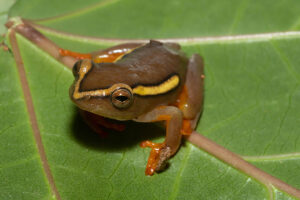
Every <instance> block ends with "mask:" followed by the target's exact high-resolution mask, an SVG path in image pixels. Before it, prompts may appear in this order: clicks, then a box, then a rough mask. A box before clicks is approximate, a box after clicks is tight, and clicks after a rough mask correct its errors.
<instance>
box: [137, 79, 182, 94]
mask: <svg viewBox="0 0 300 200" xmlns="http://www.w3.org/2000/svg"><path fill="white" fill-rule="evenodd" d="M178 85H179V77H178V75H173V76H172V77H170V78H169V79H167V80H166V81H164V82H162V83H161V84H159V85H154V86H143V85H138V86H136V87H135V88H133V93H134V94H137V95H140V96H153V95H159V94H164V93H167V92H169V91H171V90H173V89H174V88H176V87H177V86H178Z"/></svg>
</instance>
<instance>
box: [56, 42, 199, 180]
mask: <svg viewBox="0 0 300 200" xmlns="http://www.w3.org/2000/svg"><path fill="white" fill-rule="evenodd" d="M61 53H62V54H63V55H73V56H74V55H75V56H77V57H78V58H79V57H81V58H83V59H79V61H78V62H76V63H75V65H74V67H73V70H72V71H73V75H74V78H75V79H74V82H73V84H72V85H71V87H70V91H69V95H70V98H71V100H72V101H73V102H74V103H75V104H76V106H78V107H79V108H80V110H82V111H84V112H83V113H85V114H83V115H86V114H88V115H89V117H86V116H85V118H86V119H88V118H93V117H91V113H92V115H94V116H102V117H104V118H109V119H114V120H118V121H127V120H133V121H135V122H143V123H145V122H157V121H165V124H166V125H165V126H166V137H165V140H164V142H162V143H153V142H151V141H149V140H148V141H144V142H142V143H141V145H140V146H141V147H143V148H145V147H150V148H151V152H150V156H149V158H148V163H147V167H146V171H145V174H146V175H153V174H154V173H155V172H160V171H162V170H163V169H164V168H165V166H166V163H167V161H168V160H169V159H170V158H171V157H172V156H173V155H174V154H175V153H176V152H177V151H178V149H179V147H180V145H181V140H182V135H189V134H191V133H192V131H193V130H194V129H195V127H196V124H197V121H198V119H199V116H200V114H201V111H202V102H203V86H204V81H203V78H204V63H203V59H202V57H201V56H200V55H198V54H193V55H192V56H191V58H190V59H188V58H187V57H186V55H185V54H184V53H183V52H182V51H181V47H180V45H179V44H176V43H162V42H160V41H156V40H150V41H149V42H148V43H145V44H132V43H127V44H122V45H118V46H115V47H112V48H109V49H106V50H103V51H101V52H97V53H94V54H90V55H80V54H76V53H72V52H70V51H63V50H62V51H61ZM115 54H116V55H115ZM84 57H85V58H84ZM92 121H94V122H93V123H91V122H88V123H89V124H90V126H91V127H93V128H94V130H95V131H96V132H98V130H97V129H98V128H97V127H99V124H97V120H92ZM118 128H119V127H118ZM118 128H116V129H118ZM100 132H101V131H100Z"/></svg>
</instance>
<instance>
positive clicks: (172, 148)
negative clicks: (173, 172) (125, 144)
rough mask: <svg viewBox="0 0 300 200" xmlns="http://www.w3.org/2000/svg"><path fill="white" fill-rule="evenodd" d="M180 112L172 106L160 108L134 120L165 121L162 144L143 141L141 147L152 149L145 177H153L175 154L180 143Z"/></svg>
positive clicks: (181, 117)
mask: <svg viewBox="0 0 300 200" xmlns="http://www.w3.org/2000/svg"><path fill="white" fill-rule="evenodd" d="M182 119H183V116H182V112H181V111H180V110H179V109H178V108H176V107H174V106H161V107H158V108H156V109H154V110H152V111H150V112H148V113H146V114H144V115H142V116H140V117H138V118H137V119H135V121H138V122H156V121H166V138H165V141H164V142H163V143H153V142H151V141H144V142H142V143H141V147H150V148H152V150H151V153H150V156H149V159H148V163H147V167H146V171H145V174H146V175H153V173H154V172H155V171H156V172H157V171H160V170H162V169H163V168H164V167H165V164H166V162H167V161H168V159H169V158H170V157H171V156H172V155H174V154H175V153H176V151H177V150H178V148H179V146H180V143H181V134H180V130H181V125H182Z"/></svg>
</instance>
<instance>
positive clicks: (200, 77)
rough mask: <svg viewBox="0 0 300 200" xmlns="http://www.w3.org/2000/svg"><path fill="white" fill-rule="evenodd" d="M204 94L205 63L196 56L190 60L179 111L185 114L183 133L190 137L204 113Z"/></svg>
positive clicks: (180, 97)
mask: <svg viewBox="0 0 300 200" xmlns="http://www.w3.org/2000/svg"><path fill="white" fill-rule="evenodd" d="M203 93H204V63H203V59H202V57H201V56H200V55H198V54H194V55H193V56H192V57H191V58H190V60H189V65H188V69H187V75H186V84H185V86H184V89H183V91H182V93H181V94H180V96H179V103H178V104H179V105H178V107H179V109H180V110H181V111H182V112H183V117H184V120H183V128H182V131H181V133H182V134H184V135H189V134H191V132H192V131H193V130H194V129H195V128H196V125H197V122H198V119H199V117H200V114H201V112H202V105H203Z"/></svg>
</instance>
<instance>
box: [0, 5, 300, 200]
mask: <svg viewBox="0 0 300 200" xmlns="http://www.w3.org/2000/svg"><path fill="white" fill-rule="evenodd" d="M8 4H10V5H11V3H10V2H9V1H7V3H4V4H3V5H6V6H7V8H8V7H9V6H8ZM0 5H1V4H0ZM291 5H292V6H291ZM299 8H300V2H298V1H295V0H287V1H274V0H273V1H271V0H265V1H247V0H244V1H238V0H230V1H224V2H223V1H222V2H221V1H212V0H210V1H205V0H198V1H196V0H193V1H183V0H182V1H171V0H170V1H163V2H161V1H157V0H155V1H139V0H123V1H121V0H103V1H97V0H89V1H84V2H83V1H79V0H78V1H70V0H64V1H61V0H53V1H38V0H27V1H16V3H15V4H14V5H13V7H12V8H11V9H10V10H9V11H8V12H7V10H6V11H5V12H6V14H7V13H9V16H11V17H12V16H21V17H24V18H26V19H32V20H37V21H36V23H39V24H41V25H45V26H47V27H50V28H53V29H54V30H57V31H54V32H53V31H50V30H47V29H41V31H43V32H44V33H45V34H46V35H47V36H48V37H50V38H51V39H53V40H54V41H55V42H57V43H58V44H59V45H60V46H62V47H64V48H69V49H72V50H77V51H83V52H87V51H92V50H96V49H99V48H104V47H107V46H109V45H110V44H111V43H116V42H114V41H107V40H105V39H104V40H94V39H91V38H86V37H75V36H74V37H73V36H72V37H71V36H70V35H68V34H67V33H71V34H79V35H84V36H97V37H102V38H121V39H126V38H146V39H148V38H151V39H152V38H186V39H187V42H184V41H185V40H179V41H181V42H182V45H183V50H184V51H185V52H186V53H187V54H188V55H192V54H193V53H199V54H201V55H202V56H203V57H204V60H205V74H206V79H205V103H204V112H203V114H202V117H201V121H200V123H199V124H198V127H197V130H198V131H199V132H201V133H202V134H203V135H205V136H207V137H208V138H210V139H212V140H213V141H215V142H216V143H218V144H220V145H222V146H224V147H226V148H227V149H229V150H231V151H233V152H235V153H237V154H239V155H241V156H243V157H244V158H245V159H246V160H247V161H249V162H251V163H252V164H254V165H256V166H257V167H259V168H261V169H263V170H264V171H265V172H267V173H269V174H271V175H273V176H275V177H277V178H279V179H280V180H282V181H284V182H286V183H287V184H289V185H290V186H292V187H295V188H300V173H299V166H300V153H299V152H300V137H299V133H300V126H299V124H300V67H299V66H300V57H299V53H300V49H299V48H298V45H299V44H300V33H299V32H295V33H287V34H280V33H279V32H282V31H290V30H299V28H300V21H299V17H300V16H299ZM0 14H1V13H0ZM0 17H1V15H0ZM1 23H4V22H3V21H1ZM2 25H3V24H2ZM58 31H59V32H58ZM64 32H66V33H64ZM266 32H272V33H271V34H265V35H257V34H258V33H266ZM240 34H247V35H245V36H244V37H240V36H236V37H233V38H230V37H221V36H228V35H240ZM202 36H220V37H213V38H198V39H196V40H190V38H191V37H202ZM17 39H18V40H17V41H18V45H19V47H20V52H21V56H22V60H23V63H24V67H25V75H26V79H27V81H28V85H29V89H30V94H31V97H32V103H33V106H34V112H31V111H29V110H28V107H27V104H26V102H27V101H26V100H25V98H24V88H23V87H22V86H23V82H21V81H20V74H19V72H18V70H17V66H16V64H15V60H14V57H13V55H12V52H11V51H5V50H3V49H2V48H1V49H0V66H1V72H0V91H1V96H0V108H1V112H0V116H1V117H0V137H1V139H0V141H1V150H0V178H1V180H2V181H1V183H0V191H1V192H0V199H55V196H54V193H53V189H52V187H51V181H49V177H48V176H47V174H46V173H45V167H44V165H43V164H42V161H41V157H43V155H42V154H41V153H40V152H41V150H40V146H39V145H40V144H39V142H37V140H36V136H34V131H33V129H32V127H33V126H32V119H31V117H32V115H34V116H35V117H36V119H37V123H38V128H39V133H40V136H41V139H42V143H41V144H42V147H43V148H44V151H45V155H46V158H47V165H48V166H49V167H50V170H51V175H52V176H53V180H54V183H55V187H56V188H57V191H58V193H59V196H60V198H61V199H130V200H131V199H271V198H273V199H296V197H293V195H291V193H289V192H286V191H282V190H281V189H279V188H276V187H268V186H267V185H265V184H264V183H263V182H261V180H259V179H255V178H253V177H252V176H250V175H249V174H248V173H247V171H239V170H237V169H235V168H234V166H232V165H231V164H229V163H226V162H223V161H220V160H218V159H216V158H215V156H216V155H211V154H208V153H206V152H205V151H203V150H201V149H199V148H197V147H195V146H193V145H191V144H189V143H188V142H185V144H184V145H183V146H182V148H181V149H180V151H179V152H178V153H177V154H176V156H175V157H174V158H172V159H171V160H170V167H169V168H168V169H167V170H166V171H164V172H162V173H160V174H156V175H154V176H152V177H147V176H145V175H144V169H145V165H146V162H147V158H148V155H149V149H141V148H140V147H139V143H140V142H141V141H143V140H145V139H151V140H154V141H161V140H163V135H164V130H163V129H161V128H160V127H157V126H156V125H153V124H137V123H129V124H128V129H127V130H126V131H125V132H122V133H112V134H110V135H109V137H108V138H107V139H102V138H100V137H98V136H97V135H96V134H95V133H93V132H92V131H91V130H90V129H89V128H88V127H87V126H86V125H85V123H84V122H83V121H82V119H81V118H80V116H79V115H78V112H77V109H76V107H75V106H74V105H73V104H72V103H71V101H70V100H69V97H68V89H69V86H70V84H71V82H72V81H73V77H72V74H71V72H70V70H68V69H67V68H66V67H65V66H63V65H62V64H60V63H59V62H57V61H56V60H55V59H53V58H52V57H51V56H49V55H48V54H47V53H45V52H43V51H42V50H40V49H39V48H38V47H36V46H35V45H34V44H32V43H30V42H29V41H28V40H26V39H25V38H23V37H20V36H18V37H17ZM7 42H8V41H7ZM21 74H22V73H21ZM25 93H26V92H25ZM145 130H146V131H145ZM41 155H42V156H41Z"/></svg>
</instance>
